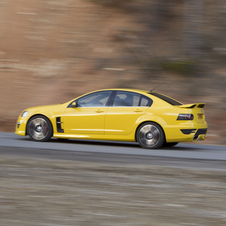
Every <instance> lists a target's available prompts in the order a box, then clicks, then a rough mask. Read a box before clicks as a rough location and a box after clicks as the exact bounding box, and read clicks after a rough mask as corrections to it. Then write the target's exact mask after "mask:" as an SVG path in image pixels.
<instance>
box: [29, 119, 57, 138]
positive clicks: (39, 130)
mask: <svg viewBox="0 0 226 226" xmlns="http://www.w3.org/2000/svg"><path fill="white" fill-rule="evenodd" d="M27 134H28V135H29V137H30V138H31V139H32V140H34V141H41V142H45V141H48V140H50V138H51V137H52V135H53V127H52V124H51V122H50V121H49V119H48V118H46V117H45V116H42V115H36V116H34V117H32V118H31V119H30V120H29V122H28V124H27Z"/></svg>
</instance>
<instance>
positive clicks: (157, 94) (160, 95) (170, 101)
mask: <svg viewBox="0 0 226 226" xmlns="http://www.w3.org/2000/svg"><path fill="white" fill-rule="evenodd" d="M149 94H151V95H153V96H155V97H158V98H160V99H161V100H164V101H166V102H167V103H169V104H171V105H182V104H181V103H180V102H178V101H176V100H174V99H171V98H170V97H166V96H164V95H162V94H159V93H152V92H151V93H149Z"/></svg>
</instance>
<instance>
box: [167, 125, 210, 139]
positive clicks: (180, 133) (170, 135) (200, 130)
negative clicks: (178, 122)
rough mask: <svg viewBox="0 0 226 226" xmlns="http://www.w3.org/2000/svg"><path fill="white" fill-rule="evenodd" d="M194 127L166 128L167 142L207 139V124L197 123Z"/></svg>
mask: <svg viewBox="0 0 226 226" xmlns="http://www.w3.org/2000/svg"><path fill="white" fill-rule="evenodd" d="M196 126H197V127H193V128H178V127H177V126H176V127H168V128H165V129H164V131H165V136H166V141H167V142H192V141H197V140H205V138H206V134H207V130H208V129H207V124H206V123H204V124H202V125H196Z"/></svg>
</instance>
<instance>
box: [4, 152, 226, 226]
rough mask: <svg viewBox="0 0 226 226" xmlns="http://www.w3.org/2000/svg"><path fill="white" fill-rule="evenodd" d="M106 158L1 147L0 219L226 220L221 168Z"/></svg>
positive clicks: (19, 221) (111, 222)
mask: <svg viewBox="0 0 226 226" xmlns="http://www.w3.org/2000/svg"><path fill="white" fill-rule="evenodd" d="M115 158H116V157H115ZM118 158H119V157H118ZM134 158H135V157H134ZM104 159H105V160H107V159H108V160H109V158H107V157H106V156H105V157H103V158H102V159H99V160H97V157H96V160H95V159H93V160H94V161H90V160H89V159H88V158H86V159H85V158H83V159H79V158H77V159H75V157H74V159H73V158H71V159H70V160H69V159H66V158H61V159H60V158H59V159H57V158H55V159H51V158H48V157H47V158H43V157H40V156H39V158H36V157H34V156H31V155H30V156H29V155H26V156H23V155H10V154H2V153H1V154H0V168H1V169H0V182H1V183H0V223H1V225H4V226H9V225H10V226H11V225H17V226H20V225H21V226H22V225H23V226H26V225H29V226H33V225H35V226H36V225H37V226H38V225H45V226H46V225H51V226H53V225H54V226H59V225H79V226H80V225H81V226H86V225H87V226H90V225H98V226H99V225H139V226H143V225H145V226H146V225H153V226H155V225H156V226H159V225H163V226H173V225H174V226H175V225H205V226H210V225H211V226H212V225H222V226H223V225H225V224H226V198H225V197H226V189H225V188H226V178H225V171H224V170H214V169H213V167H212V168H208V165H209V164H210V163H208V162H206V163H205V164H204V165H205V166H206V167H205V168H204V167H200V168H199V167H198V164H197V163H196V164H195V166H196V167H183V162H181V164H178V165H177V166H176V165H173V164H171V165H170V164H168V165H167V164H163V161H162V162H161V164H157V163H158V161H156V164H154V159H152V161H151V160H150V162H146V163H145V162H139V161H138V162H136V161H131V162H128V161H127V162H126V161H123V160H122V159H123V158H122V159H121V161H114V160H112V161H105V160H104ZM138 159H139V158H138ZM180 161H182V160H180ZM159 163H160V161H159ZM165 163H166V161H165ZM200 164H201V162H200ZM210 165H211V164H210Z"/></svg>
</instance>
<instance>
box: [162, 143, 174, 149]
mask: <svg viewBox="0 0 226 226" xmlns="http://www.w3.org/2000/svg"><path fill="white" fill-rule="evenodd" d="M177 144H178V142H172V143H167V142H164V143H163V145H162V146H163V147H166V148H171V147H174V146H176V145H177Z"/></svg>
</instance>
